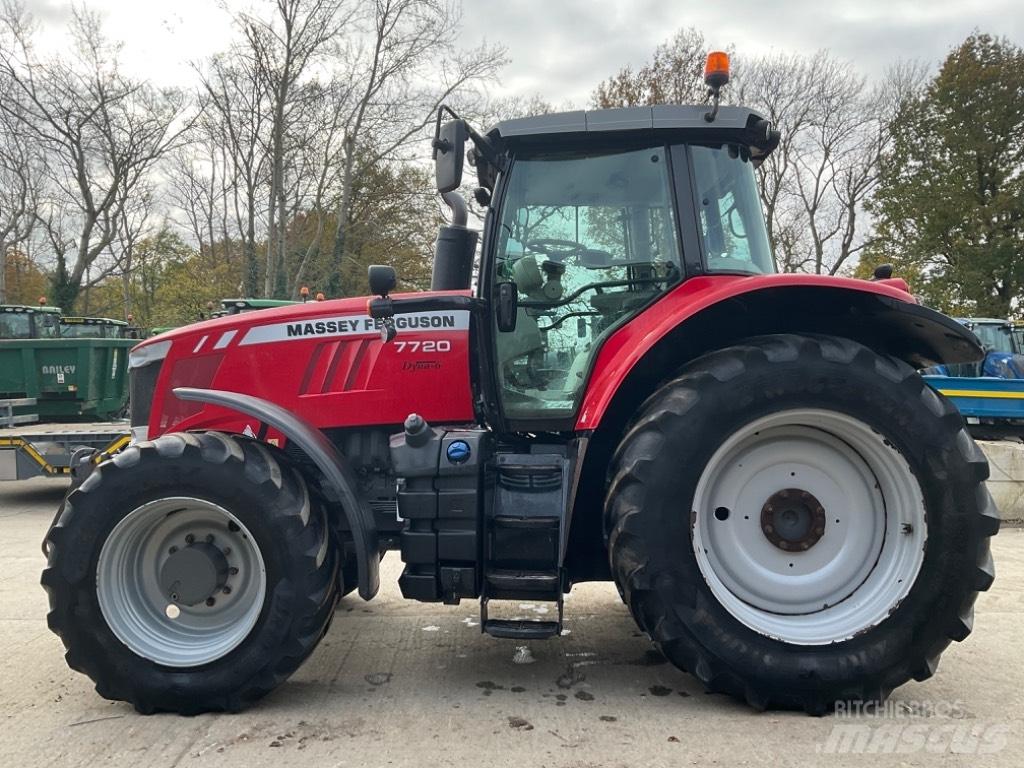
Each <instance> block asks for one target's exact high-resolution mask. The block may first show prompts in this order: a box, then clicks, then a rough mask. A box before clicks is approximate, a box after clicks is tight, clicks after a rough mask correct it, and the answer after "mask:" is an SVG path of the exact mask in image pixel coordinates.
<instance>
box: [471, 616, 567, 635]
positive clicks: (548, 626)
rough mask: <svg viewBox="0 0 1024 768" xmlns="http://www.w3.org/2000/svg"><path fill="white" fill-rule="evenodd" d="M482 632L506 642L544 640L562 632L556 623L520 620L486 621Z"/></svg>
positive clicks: (559, 624) (558, 623)
mask: <svg viewBox="0 0 1024 768" xmlns="http://www.w3.org/2000/svg"><path fill="white" fill-rule="evenodd" d="M483 628H484V632H485V633H486V634H488V635H490V636H491V637H500V638H505V639H508V640H544V639H545V638H548V637H554V636H555V635H557V634H559V633H560V632H561V631H562V625H561V623H560V622H557V621H525V620H522V619H488V620H487V621H486V622H484V624H483Z"/></svg>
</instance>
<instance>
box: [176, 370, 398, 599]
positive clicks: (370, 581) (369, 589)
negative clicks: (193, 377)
mask: <svg viewBox="0 0 1024 768" xmlns="http://www.w3.org/2000/svg"><path fill="white" fill-rule="evenodd" d="M174 394H175V396H177V397H178V398H180V399H181V400H194V401H196V402H200V403H209V404H211V405H219V406H223V407H225V408H230V409H231V410H234V411H238V412H239V413H243V414H245V415H247V416H252V417H253V418H255V419H258V420H259V421H260V422H262V423H263V424H266V425H267V426H270V427H273V428H274V429H276V430H277V431H279V432H280V433H281V434H283V435H284V436H285V437H286V438H287V439H288V440H289V441H291V442H293V443H294V444H295V445H296V446H297V447H298V448H300V449H301V450H302V451H303V452H304V453H305V454H306V455H307V456H308V457H309V458H310V460H311V461H312V462H313V463H314V464H316V466H317V468H318V469H319V470H320V472H321V473H322V474H323V478H324V481H325V482H326V483H327V484H328V485H329V486H331V488H332V489H333V490H334V491H335V493H337V495H338V499H339V500H340V501H341V506H342V510H343V511H344V513H345V519H346V520H347V521H348V524H349V528H350V529H351V530H352V539H353V541H354V543H355V550H356V565H357V568H358V572H359V596H360V597H362V598H363V599H364V600H369V599H371V598H372V597H373V596H374V595H376V594H377V590H378V589H379V588H380V558H379V557H378V551H379V550H378V546H377V527H376V524H375V523H374V520H373V515H372V514H371V513H370V511H369V510H368V509H365V508H364V507H363V505H362V503H361V502H360V501H359V497H358V496H357V495H356V492H355V487H356V477H355V474H354V473H353V472H352V468H351V467H350V466H349V463H348V460H347V459H346V458H345V456H344V455H343V454H342V453H341V452H340V451H338V449H337V448H335V447H334V444H333V443H332V442H331V441H330V440H328V439H327V438H326V437H325V436H324V434H323V432H321V431H320V430H319V429H317V428H316V427H314V426H312V425H311V424H310V423H309V422H307V421H305V420H304V419H302V418H300V417H298V416H296V415H295V414H294V413H291V412H290V411H287V410H285V409H284V408H282V407H281V406H279V405H276V404H274V403H271V402H269V401H267V400H263V399H262V398H259V397H253V396H252V395H242V394H239V393H237V392H225V391H223V390H217V389H194V388H191V387H178V388H177V389H175V390H174Z"/></svg>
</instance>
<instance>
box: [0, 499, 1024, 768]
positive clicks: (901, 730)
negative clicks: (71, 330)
mask: <svg viewBox="0 0 1024 768" xmlns="http://www.w3.org/2000/svg"><path fill="white" fill-rule="evenodd" d="M62 492H63V486H62V485H61V484H59V483H56V484H55V482H54V481H45V480H39V481H29V482H23V483H3V484H0V717H2V725H0V766H11V767H12V768H14V767H15V766H18V767H19V768H22V767H25V768H28V767H29V766H108V765H109V766H129V765H130V766H146V768H163V767H164V766H239V767H245V768H256V767H257V766H275V768H277V767H279V766H305V765H309V766H317V767H318V768H319V767H320V766H331V767H333V766H359V765H367V766H387V765H395V766H403V765H415V766H442V765H458V766H463V765H464V766H473V768H477V767H478V766H483V765H501V766H508V765H515V766H523V767H524V768H526V766H540V765H543V766H566V767H569V766H575V767H577V768H582V767H584V766H609V767H610V766H641V765H642V766H662V765H664V766H680V765H691V764H699V765H703V766H708V765H722V766H743V765H772V766H812V765H829V766H848V765H849V766H871V768H880V767H881V766H896V765H899V766H906V765H929V766H935V765H957V766H979V765H994V766H1007V767H1009V766H1019V765H1022V764H1024V757H1022V756H1021V749H1022V747H1024V727H1022V722H1021V721H1022V718H1024V665H1022V664H1021V653H1020V643H1021V637H1022V636H1024V587H1022V584H1024V532H1022V531H1021V530H1017V529H1007V530H1005V531H1004V532H1003V533H1001V534H1000V535H999V536H998V537H997V538H996V540H995V542H994V549H995V559H996V563H997V570H998V576H997V579H996V583H995V586H994V587H993V589H992V591H990V592H989V593H987V594H984V595H982V596H981V598H980V599H979V601H978V610H977V616H976V620H975V625H974V629H975V631H974V634H973V635H972V636H971V638H970V639H969V640H968V641H967V643H965V644H962V645H955V646H953V647H951V648H950V649H949V650H948V651H947V653H946V654H945V656H944V657H943V660H942V664H941V667H940V669H939V672H938V674H937V675H936V677H934V678H932V680H930V681H928V682H927V683H922V684H918V683H910V684H908V685H906V686H904V687H903V688H901V689H900V690H899V691H897V692H896V693H895V694H894V696H893V699H892V701H891V703H890V705H889V708H888V709H887V710H886V711H885V712H882V713H869V714H861V715H859V716H838V715H836V716H829V717H825V718H820V719H814V718H810V717H807V716H805V715H802V714H795V713H777V712H767V713H755V712H752V711H750V710H749V709H747V708H746V707H745V706H743V705H740V704H738V703H736V702H734V701H732V700H730V699H728V698H726V697H723V696H713V695H706V694H704V693H703V692H702V690H701V687H700V685H699V684H698V683H697V682H696V681H695V680H694V679H693V678H691V677H689V676H688V675H685V674H683V673H682V672H679V671H677V670H675V669H674V668H672V667H671V666H669V665H668V664H666V663H664V659H663V658H661V657H660V656H659V655H658V654H657V653H656V652H654V651H652V649H651V646H650V645H649V643H648V642H647V640H646V639H645V638H644V637H642V636H640V635H639V633H638V632H637V631H636V629H635V627H634V625H633V623H632V620H631V619H630V617H629V615H628V614H627V612H626V610H625V609H624V608H623V606H622V604H621V603H620V601H619V598H618V595H617V594H616V592H615V589H614V588H613V587H611V586H610V585H605V584H598V585H581V586H579V587H577V588H576V589H574V590H573V592H572V594H571V595H570V596H569V598H568V600H567V601H566V627H567V628H568V630H569V632H568V634H566V635H565V636H563V637H561V638H557V639H553V640H548V641H544V642H535V643H532V644H530V646H529V648H528V650H529V654H525V655H526V656H527V659H526V660H529V659H532V663H516V661H517V659H516V658H515V657H516V656H517V653H516V644H515V643H513V642H511V641H499V640H494V639H492V638H489V637H485V636H482V635H481V634H480V631H479V626H478V625H477V619H478V615H477V606H476V605H475V604H474V603H464V604H463V605H461V606H457V607H446V606H435V605H423V604H418V603H411V602H405V601H403V600H402V599H401V597H400V595H399V593H398V589H397V587H396V586H395V584H396V579H397V576H398V573H399V571H400V565H401V564H400V562H399V561H398V559H397V557H396V556H395V555H394V554H391V555H389V556H388V557H387V558H386V559H385V561H384V568H383V570H384V573H383V583H384V585H385V586H384V588H383V589H382V593H381V595H380V596H379V597H378V599H377V600H375V601H374V602H372V603H363V602H361V601H359V600H358V599H355V598H351V597H350V598H346V599H345V600H344V601H343V603H342V605H341V607H340V608H339V614H338V616H337V617H336V619H335V621H334V624H333V625H332V627H331V630H330V632H329V634H328V636H327V637H326V638H325V640H324V641H323V642H322V643H321V645H320V647H319V648H318V649H317V650H316V652H315V653H314V654H313V656H312V658H311V659H310V660H309V661H308V662H307V663H306V665H305V666H304V667H302V668H301V669H300V670H299V671H298V672H297V673H296V674H295V675H294V676H293V677H292V679H291V680H290V681H289V682H288V683H286V684H285V685H284V686H282V687H281V688H279V689H278V690H277V691H276V692H275V693H273V694H271V695H270V696H269V697H268V698H266V699H265V700H263V701H262V702H261V703H260V704H259V705H257V706H256V707H254V708H253V709H251V710H250V711H248V712H246V713H244V714H241V715H204V716H201V717H195V718H183V717H178V716H176V715H156V716H151V717H142V716H139V715H137V714H135V712H134V711H133V710H132V709H131V708H130V707H129V706H127V705H125V704H120V703H114V702H109V701H105V700H103V699H101V698H100V697H99V696H98V695H97V694H96V693H95V692H94V691H93V688H92V685H91V683H90V682H89V680H88V679H86V678H85V677H83V676H81V675H79V674H76V673H74V672H72V671H70V670H69V669H68V668H67V667H66V666H65V664H64V660H63V657H62V650H63V649H62V647H61V644H60V641H59V640H58V639H57V638H56V637H55V636H54V635H52V634H51V633H50V632H49V631H48V630H47V628H46V621H45V615H46V610H47V608H46V595H45V593H44V592H43V590H42V588H41V587H40V586H39V572H40V570H41V569H42V566H43V558H42V555H41V553H40V551H39V542H40V539H41V537H42V535H43V532H44V531H45V529H46V526H47V525H48V524H49V522H50V518H51V516H52V514H53V511H54V510H55V509H56V506H57V504H58V503H59V501H60V498H61V495H62ZM520 610H521V611H522V612H524V613H527V612H529V611H530V610H532V609H531V607H529V606H528V605H527V604H524V606H523V607H521V608H520ZM518 655H519V656H520V657H522V656H523V655H524V654H523V653H522V652H520V653H519V654H518ZM518 660H519V661H523V660H524V659H522V658H519V659H518Z"/></svg>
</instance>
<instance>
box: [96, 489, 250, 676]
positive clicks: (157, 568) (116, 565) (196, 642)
mask: <svg viewBox="0 0 1024 768" xmlns="http://www.w3.org/2000/svg"><path fill="white" fill-rule="evenodd" d="M266 594H267V570H266V567H265V565H264V562H263V555H262V553H261V551H260V548H259V546H258V544H257V542H256V540H255V539H254V538H253V536H252V534H251V533H250V531H249V530H248V529H247V528H246V527H245V525H244V524H243V523H242V521H241V520H239V519H238V518H237V517H235V516H234V515H233V514H232V513H231V512H229V511H228V510H226V509H224V508H223V507H221V506H219V505H217V504H215V503H213V502H211V501H208V500H206V499H200V498H195V497H189V496H168V497H164V498H160V499H156V500H154V501H150V502H147V503H145V504H143V505H141V506H139V507H137V508H136V509H134V510H132V511H131V512H129V513H128V514H127V515H125V517H124V518H122V519H121V521H120V522H119V523H118V524H117V525H116V526H114V529H113V530H112V531H111V532H110V534H109V535H108V536H107V540H106V541H105V542H104V544H103V547H102V548H101V550H100V555H99V560H98V561H97V564H96V596H97V598H98V599H99V604H100V610H101V611H102V613H103V618H104V620H105V621H106V622H107V626H109V627H110V630H111V631H112V632H113V633H114V635H115V636H116V637H117V638H118V640H120V641H121V642H122V643H124V644H125V645H126V646H127V647H128V648H129V649H130V650H131V651H133V652H134V653H136V654H137V655H139V656H141V657H143V658H145V659H149V660H150V661H153V662H155V663H157V664H162V665H164V666H168V667H196V666H201V665H203V664H208V663H210V662H211V661H214V660H216V659H218V658H221V657H222V656H224V655H225V654H227V653H229V652H231V651H232V650H233V649H234V648H236V647H237V646H238V645H239V644H240V643H241V642H242V641H243V640H245V638H246V637H247V636H248V635H249V633H250V631H251V630H252V628H253V627H254V626H255V625H256V622H257V621H258V619H259V616H260V613H261V611H262V609H263V606H264V602H265V599H266Z"/></svg>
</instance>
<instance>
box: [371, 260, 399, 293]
mask: <svg viewBox="0 0 1024 768" xmlns="http://www.w3.org/2000/svg"><path fill="white" fill-rule="evenodd" d="M366 272H367V277H368V278H369V281H370V293H372V294H376V295H377V296H385V297H386V296H387V295H388V294H389V293H391V291H393V290H394V289H395V285H396V284H397V283H398V277H397V275H396V274H395V268H394V267H388V266H385V265H383V264H372V265H371V266H370V268H369V269H368V270H366Z"/></svg>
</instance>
